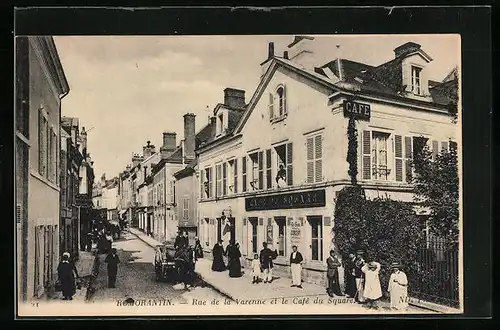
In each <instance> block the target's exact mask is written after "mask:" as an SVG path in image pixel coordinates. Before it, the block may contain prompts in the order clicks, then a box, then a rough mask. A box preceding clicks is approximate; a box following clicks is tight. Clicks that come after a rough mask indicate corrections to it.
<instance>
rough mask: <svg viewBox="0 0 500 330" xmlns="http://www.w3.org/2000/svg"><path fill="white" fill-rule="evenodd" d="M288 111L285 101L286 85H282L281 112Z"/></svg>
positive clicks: (285, 112)
mask: <svg viewBox="0 0 500 330" xmlns="http://www.w3.org/2000/svg"><path fill="white" fill-rule="evenodd" d="M287 113H288V107H287V102H286V86H285V85H283V114H284V115H285V114H287Z"/></svg>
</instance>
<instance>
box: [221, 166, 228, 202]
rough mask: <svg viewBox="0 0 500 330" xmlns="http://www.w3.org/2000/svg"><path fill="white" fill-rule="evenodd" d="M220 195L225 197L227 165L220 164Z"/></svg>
mask: <svg viewBox="0 0 500 330" xmlns="http://www.w3.org/2000/svg"><path fill="white" fill-rule="evenodd" d="M222 195H223V196H226V195H227V163H223V164H222Z"/></svg>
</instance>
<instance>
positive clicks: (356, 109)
mask: <svg viewBox="0 0 500 330" xmlns="http://www.w3.org/2000/svg"><path fill="white" fill-rule="evenodd" d="M344 116H345V117H354V118H357V119H365V120H369V119H370V116H371V108H370V105H369V104H363V103H358V102H354V101H348V100H345V101H344Z"/></svg>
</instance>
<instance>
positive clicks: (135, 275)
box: [90, 232, 223, 304]
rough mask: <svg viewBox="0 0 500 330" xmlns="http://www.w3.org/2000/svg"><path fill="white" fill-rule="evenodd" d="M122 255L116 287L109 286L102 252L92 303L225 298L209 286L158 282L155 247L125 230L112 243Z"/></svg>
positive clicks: (186, 301)
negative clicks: (191, 286)
mask: <svg viewBox="0 0 500 330" xmlns="http://www.w3.org/2000/svg"><path fill="white" fill-rule="evenodd" d="M113 247H114V248H116V249H117V251H118V256H119V258H120V261H121V263H120V265H119V266H118V274H117V279H116V288H108V287H107V273H106V263H104V255H101V264H100V269H99V275H98V277H97V279H96V281H95V284H94V287H95V288H96V291H95V293H94V294H93V295H92V296H91V298H90V301H91V302H99V301H117V302H119V301H120V302H122V301H124V300H126V299H128V298H132V299H134V301H138V300H156V301H164V300H170V302H171V303H181V304H182V303H188V302H191V301H192V300H193V299H197V298H200V299H201V298H202V299H204V300H209V299H214V298H216V299H222V298H223V296H222V295H220V294H219V293H218V292H216V291H215V290H213V289H211V288H209V287H201V286H198V287H194V288H191V289H190V290H186V289H184V285H182V284H180V285H173V284H172V283H166V282H156V281H155V279H154V270H153V268H154V267H153V260H154V250H153V248H152V247H150V246H149V245H147V244H146V243H144V242H142V241H141V240H139V239H138V238H137V237H135V236H134V235H132V234H129V233H126V232H123V234H122V238H121V239H119V240H116V241H115V242H114V243H113Z"/></svg>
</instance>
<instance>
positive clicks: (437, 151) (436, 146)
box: [432, 140, 439, 160]
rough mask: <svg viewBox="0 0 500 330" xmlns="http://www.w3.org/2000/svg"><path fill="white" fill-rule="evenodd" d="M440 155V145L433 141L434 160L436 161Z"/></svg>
mask: <svg viewBox="0 0 500 330" xmlns="http://www.w3.org/2000/svg"><path fill="white" fill-rule="evenodd" d="M438 154H439V143H438V141H436V140H432V160H436V157H437V155H438Z"/></svg>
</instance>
